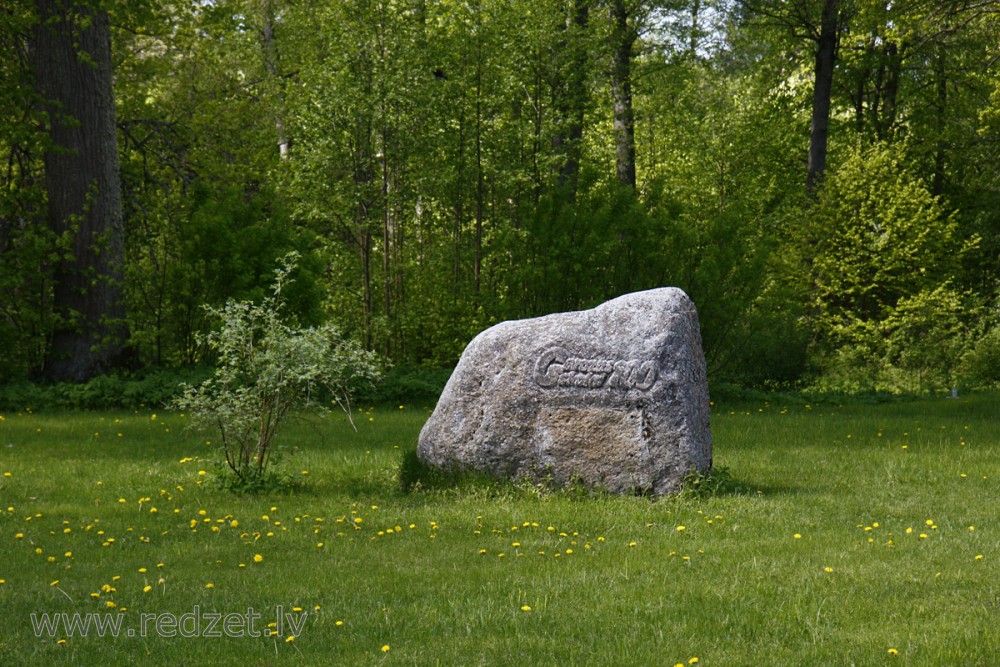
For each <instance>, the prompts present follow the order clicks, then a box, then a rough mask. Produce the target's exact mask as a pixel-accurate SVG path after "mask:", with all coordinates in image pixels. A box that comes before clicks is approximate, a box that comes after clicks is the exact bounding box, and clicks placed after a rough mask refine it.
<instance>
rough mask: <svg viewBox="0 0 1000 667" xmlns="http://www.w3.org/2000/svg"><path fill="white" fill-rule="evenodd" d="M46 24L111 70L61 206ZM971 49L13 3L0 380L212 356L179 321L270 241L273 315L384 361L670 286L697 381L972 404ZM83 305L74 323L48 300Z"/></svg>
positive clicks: (850, 19) (874, 24)
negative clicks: (101, 153)
mask: <svg viewBox="0 0 1000 667" xmlns="http://www.w3.org/2000/svg"><path fill="white" fill-rule="evenodd" d="M60 21H61V22H62V23H61V24H60V23H59V22H60ZM57 25H68V26H71V28H72V29H73V30H77V31H78V32H79V33H80V34H85V33H86V34H89V33H88V32H87V31H92V30H94V29H95V27H96V28H101V26H105V28H104V29H105V30H106V31H107V33H108V34H107V39H110V45H111V49H110V62H109V63H107V65H108V66H109V67H110V71H111V72H113V75H114V76H113V82H112V84H111V85H112V86H113V88H112V90H111V91H110V92H111V94H113V100H114V109H113V111H114V116H113V123H114V127H115V142H114V152H115V156H116V159H117V163H118V164H117V165H112V164H111V161H110V159H108V158H97V163H99V165H100V166H102V167H105V168H108V167H110V168H112V169H113V170H114V171H115V172H116V174H117V179H116V178H112V177H107V178H105V177H103V176H102V178H104V180H100V181H98V180H94V179H96V178H97V176H96V175H94V176H84V178H86V179H90V180H87V181H86V182H85V183H84V186H83V192H84V193H86V192H87V191H88V188H90V191H91V193H92V195H91V196H90V197H89V198H88V197H87V196H84V197H83V199H82V200H81V201H80V202H79V203H78V204H76V209H75V212H74V211H68V210H64V209H60V208H59V206H60V203H59V198H58V196H57V195H59V193H61V192H63V190H64V189H65V183H64V181H63V180H62V179H61V177H58V176H53V175H52V168H53V167H52V165H53V164H54V163H55V161H56V160H57V158H64V157H66V156H74V155H75V156H78V157H81V158H83V157H85V155H84V154H83V153H82V152H81V150H82V149H81V147H80V146H74V145H71V144H69V143H68V142H67V141H66V140H65V139H63V138H61V137H60V136H57V135H56V134H54V133H53V132H52V129H53V127H54V126H53V119H56V120H58V121H59V122H60V123H62V124H63V125H65V126H66V127H79V128H81V129H83V130H85V132H86V131H89V130H86V127H88V126H87V125H86V124H85V122H84V121H85V119H83V118H81V117H79V116H81V112H79V111H75V110H74V108H71V107H69V106H67V104H66V102H64V101H61V100H60V98H59V95H58V94H57V93H58V90H57V87H53V83H52V81H53V80H54V79H51V78H49V79H46V70H44V69H42V68H40V67H39V59H38V58H37V57H33V54H35V55H36V56H37V53H38V52H37V49H35V45H36V44H37V43H38V40H39V35H48V34H51V33H52V31H53V30H54V28H53V26H57ZM70 32H72V30H70ZM997 34H1000V3H998V2H995V1H992V0H979V1H975V2H967V1H961V2H960V1H956V0H940V1H933V0H902V1H899V2H884V1H883V2H878V1H872V0H795V2H771V1H770V0H759V1H758V0H669V1H666V0H532V1H531V2H528V1H526V0H468V1H467V2H454V1H452V0H435V1H432V0H320V1H319V2H313V3H293V2H287V0H217V1H215V2H211V3H147V2H139V3H136V2H128V3H126V2H120V1H118V0H111V1H109V2H100V3H98V2H96V1H94V0H67V1H66V2H52V1H50V0H37V1H32V2H29V1H28V0H14V1H13V2H10V3H8V4H7V6H5V8H4V9H3V10H0V49H2V51H3V55H4V57H3V58H0V72H2V76H0V156H2V157H3V169H2V170H0V185H2V186H3V188H2V192H3V194H2V195H0V258H2V259H0V345H2V346H3V347H4V350H5V354H4V355H3V356H2V357H0V381H3V380H9V379H13V378H19V377H26V376H39V375H43V374H44V373H45V372H46V368H47V366H46V364H51V363H52V360H53V359H54V358H56V354H55V353H56V352H57V351H58V350H60V349H64V347H60V346H61V343H60V341H61V340H62V339H63V337H65V336H66V335H68V334H69V333H72V332H74V331H75V332H76V333H78V334H79V333H80V332H84V331H85V332H87V336H89V337H85V338H83V339H82V340H84V341H85V343H84V346H85V348H86V349H85V350H84V351H79V350H78V351H77V352H75V353H72V354H76V355H85V354H97V355H98V358H99V360H100V361H99V363H96V364H95V365H93V370H92V371H90V372H104V371H107V370H109V369H111V368H114V367H115V365H116V364H119V365H120V364H125V363H129V364H133V365H134V364H135V363H139V364H142V365H145V366H176V365H190V364H196V363H201V362H204V361H206V360H210V358H211V350H209V349H207V348H206V347H205V346H204V345H203V342H200V341H204V340H205V339H204V337H202V336H199V335H198V333H199V332H201V331H203V330H205V329H206V328H207V327H208V326H209V325H210V322H209V321H208V320H207V319H206V318H207V315H206V310H205V309H204V308H203V306H206V305H207V306H211V307H215V308H218V307H220V306H221V305H222V304H224V303H225V302H226V301H227V300H228V299H237V300H253V299H256V300H260V299H263V298H265V297H266V295H267V294H268V285H269V282H270V279H271V276H272V275H273V271H274V269H275V267H276V266H277V265H278V263H279V259H280V258H281V257H283V256H285V255H286V254H287V253H289V252H292V251H294V252H297V253H298V254H299V256H300V257H301V258H302V259H301V261H300V263H299V269H298V270H299V276H300V277H299V279H298V280H297V281H296V282H295V283H294V284H293V285H292V286H290V288H289V293H288V294H286V295H285V296H286V297H287V302H286V307H287V308H290V309H292V310H293V311H294V312H295V313H296V316H297V318H298V320H299V321H300V322H302V323H303V324H304V325H322V324H325V323H328V322H330V323H335V324H336V325H337V326H338V327H339V328H340V329H341V330H342V331H343V332H344V333H345V335H349V336H352V337H354V338H356V339H357V340H359V341H360V342H361V343H362V344H363V345H364V346H365V347H367V348H368V349H370V350H373V351H377V352H378V353H380V354H382V355H384V356H386V357H388V358H389V359H391V360H392V361H393V362H394V363H397V364H403V365H447V364H450V363H453V362H454V361H455V360H456V359H457V357H458V355H459V354H460V352H461V351H462V349H463V348H464V346H465V344H466V343H467V342H468V341H469V340H470V339H471V337H472V336H473V335H475V334H476V333H477V332H478V331H480V330H482V329H483V328H485V327H486V326H489V325H491V324H493V323H495V322H498V321H500V320H503V319H509V318H517V317H528V316H534V315H539V314H544V313H548V312H553V311H557V310H567V309H577V308H585V307H590V306H593V305H596V304H597V303H600V302H601V301H604V300H606V299H609V298H612V297H614V296H618V295H620V294H623V293H625V292H629V291H635V290H641V289H648V288H652V287H659V286H665V285H675V286H678V287H681V288H682V289H684V290H685V291H687V292H688V294H689V295H690V296H691V297H692V299H693V300H694V302H695V304H696V305H697V307H698V309H699V313H700V316H701V320H702V329H703V337H704V341H705V350H706V355H707V357H708V361H709V372H710V377H711V378H712V379H713V380H714V381H719V382H721V381H727V382H738V383H745V384H754V385H761V384H768V385H791V384H813V385H816V384H818V385H823V386H828V387H831V388H841V389H857V388H862V389H888V390H918V391H923V390H928V389H935V388H943V387H947V386H953V385H955V384H959V383H962V382H970V383H972V382H975V383H980V384H983V383H986V384H989V383H995V382H996V381H997V380H998V379H1000V378H998V377H997V375H998V373H1000V371H997V370H996V369H990V368H984V365H988V364H989V363H990V362H989V360H990V359H994V358H995V357H996V352H995V349H996V346H997V343H996V341H997V340H998V337H1000V334H998V333H997V331H998V327H1000V314H998V305H1000V64H998V61H1000V43H998V41H997V39H996V35H997ZM98 38H99V39H101V37H100V36H98ZM50 52H51V51H50V50H47V51H46V53H50ZM94 53H96V52H92V51H89V50H87V49H78V50H76V52H75V60H74V62H72V63H70V64H66V65H65V66H64V69H66V68H70V67H72V68H75V70H76V71H77V72H83V73H84V74H86V73H88V72H94V73H96V72H99V71H101V68H102V63H101V61H100V58H99V57H95V55H94ZM57 69H58V68H57ZM49 75H51V76H56V77H58V76H59V75H64V76H71V73H69V72H68V71H67V72H62V71H56V72H54V73H52V72H50V73H49ZM74 90H75V89H74ZM81 94H83V95H84V96H86V95H88V94H90V95H99V94H101V93H100V91H99V90H98V89H97V87H95V88H94V90H93V91H91V92H89V93H88V92H87V91H86V90H83V91H82V92H81ZM105 139H106V140H105V142H104V144H103V145H104V146H105V147H107V146H108V145H110V144H109V143H108V141H107V137H106V138H105ZM47 174H48V176H47ZM95 174H97V172H95ZM115 181H117V182H115ZM110 190H116V191H117V192H118V197H119V202H120V203H119V213H118V217H117V218H116V217H115V213H114V212H113V211H111V212H110V213H109V212H107V211H105V210H104V205H103V203H102V202H104V201H105V197H104V196H102V195H105V194H107V195H109V196H110V195H111V194H113V193H112V192H110ZM64 208H65V207H64ZM95 216H97V218H98V222H101V225H99V226H98V227H97V228H95V229H96V230H97V231H92V230H91V231H88V229H89V228H88V227H87V225H85V224H81V222H85V221H86V220H87V219H88V218H92V217H95ZM56 218H58V220H57V219H56ZM102 230H103V231H102ZM118 239H120V240H118ZM116 244H117V245H116ZM119 247H120V248H121V249H120V251H118V250H116V248H119ZM115 257H120V259H117V260H116V259H115ZM109 261H110V262H111V263H110V264H109V263H108V262H109ZM69 265H72V266H76V267H78V268H76V269H74V271H75V273H74V275H73V276H70V277H67V275H66V270H65V269H64V268H60V267H65V266H69ZM99 287H100V288H101V289H105V290H106V291H107V294H106V296H104V297H102V298H103V301H100V303H107V304H108V305H107V307H106V308H104V309H103V310H100V308H98V310H100V312H96V318H97V319H96V320H95V319H93V317H92V316H95V315H94V313H90V314H88V313H86V312H83V311H86V309H87V307H85V306H84V305H80V301H79V300H78V301H73V300H71V299H67V298H66V297H65V296H64V294H67V293H68V294H74V295H77V296H80V295H88V294H93V293H95V291H96V290H98V288H99ZM87 322H90V324H86V323H87ZM126 335H127V336H128V338H127V340H125V341H123V340H121V338H122V337H123V336H126ZM64 356H65V355H64ZM48 367H50V366H48Z"/></svg>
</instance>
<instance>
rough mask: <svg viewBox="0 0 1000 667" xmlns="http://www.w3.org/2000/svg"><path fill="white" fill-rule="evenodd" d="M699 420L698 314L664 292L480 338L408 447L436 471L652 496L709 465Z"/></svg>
mask: <svg viewBox="0 0 1000 667" xmlns="http://www.w3.org/2000/svg"><path fill="white" fill-rule="evenodd" d="M708 421H709V403H708V385H707V380H706V375H705V357H704V354H703V352H702V348H701V333H700V330H699V327H698V315H697V312H696V311H695V307H694V304H693V303H692V302H691V300H690V299H689V298H688V297H687V295H686V294H685V293H684V292H683V291H681V290H679V289H676V288H672V287H668V288H661V289H654V290H649V291H645V292H636V293H633V294H627V295H625V296H622V297H619V298H617V299H614V300H612V301H608V302H606V303H604V304H601V305H600V306H598V307H596V308H593V309H591V310H584V311H578V312H569V313H556V314H554V315H547V316H545V317H538V318H534V319H528V320H517V321H510V322H502V323H501V324H498V325H496V326H495V327H492V328H490V329H487V330H486V331H484V332H482V333H481V334H479V335H478V336H477V337H476V338H475V339H474V340H473V341H472V342H471V343H469V346H468V347H467V348H466V349H465V352H464V353H463V354H462V358H461V360H460V361H459V363H458V366H457V367H456V368H455V372H454V373H453V374H452V376H451V379H449V380H448V384H447V385H446V386H445V389H444V392H443V393H442V395H441V399H440V400H439V402H438V405H437V407H436V408H435V410H434V413H433V414H432V415H431V417H430V419H429V420H428V421H427V423H426V424H425V425H424V428H423V430H422V431H421V433H420V441H419V446H418V450H417V452H418V456H419V457H420V459H421V460H422V461H423V462H424V463H426V464H428V465H432V466H436V467H439V468H444V469H475V470H480V471H483V472H487V473H491V474H493V475H497V476H501V477H514V478H520V477H527V478H530V479H537V480H550V481H552V482H554V483H555V484H556V485H563V484H566V483H570V482H575V483H582V484H584V485H586V486H590V487H596V488H603V489H606V490H607V491H610V492H613V493H653V494H657V495H663V494H668V493H672V492H675V491H678V490H680V488H681V486H682V484H683V479H684V477H685V476H686V475H687V474H688V473H690V472H691V471H693V470H697V471H699V472H702V473H707V472H708V471H709V470H710V469H711V465H712V435H711V431H710V430H709V423H708Z"/></svg>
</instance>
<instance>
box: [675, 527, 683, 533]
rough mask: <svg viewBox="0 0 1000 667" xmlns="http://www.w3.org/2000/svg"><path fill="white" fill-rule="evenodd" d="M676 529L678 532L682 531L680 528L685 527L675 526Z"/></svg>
mask: <svg viewBox="0 0 1000 667" xmlns="http://www.w3.org/2000/svg"><path fill="white" fill-rule="evenodd" d="M676 530H677V531H678V532H680V531H682V530H685V528H684V526H677V528H676Z"/></svg>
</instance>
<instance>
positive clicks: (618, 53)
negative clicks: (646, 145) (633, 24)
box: [611, 0, 636, 189]
mask: <svg viewBox="0 0 1000 667" xmlns="http://www.w3.org/2000/svg"><path fill="white" fill-rule="evenodd" d="M628 18H629V17H628V9H627V8H626V7H625V0H612V2H611V30H612V48H613V51H612V56H611V97H612V102H613V106H614V133H615V171H616V172H617V174H618V182H619V183H621V184H622V185H625V186H628V187H630V188H632V189H635V183H636V179H635V118H634V116H633V111H632V45H633V44H634V43H635V39H636V36H635V33H634V32H633V31H632V29H631V28H630V27H629V24H628Z"/></svg>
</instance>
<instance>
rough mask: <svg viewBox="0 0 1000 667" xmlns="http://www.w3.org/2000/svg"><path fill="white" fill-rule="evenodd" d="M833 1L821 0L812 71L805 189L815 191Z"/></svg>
mask: <svg viewBox="0 0 1000 667" xmlns="http://www.w3.org/2000/svg"><path fill="white" fill-rule="evenodd" d="M837 27H838V8H837V0H823V14H822V18H821V19H820V31H819V36H818V40H817V44H816V62H815V66H814V68H813V76H814V80H813V102H812V124H811V126H810V129H809V164H808V172H807V175H806V188H807V189H808V190H809V192H815V191H816V188H817V187H818V186H819V184H820V181H822V179H823V172H824V171H825V170H826V147H827V137H828V134H829V129H830V97H831V94H832V91H833V68H834V65H835V64H836V58H837Z"/></svg>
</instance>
